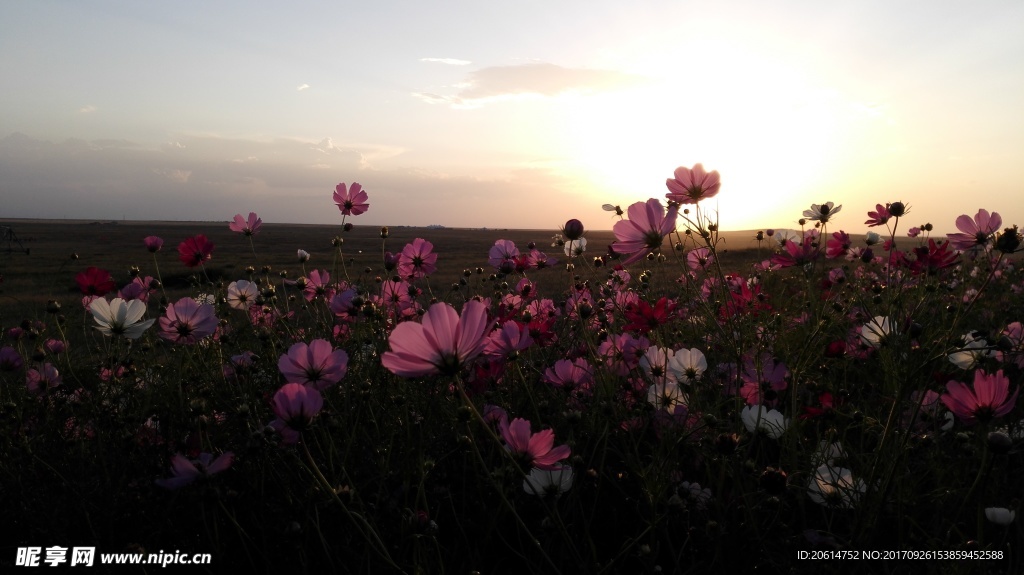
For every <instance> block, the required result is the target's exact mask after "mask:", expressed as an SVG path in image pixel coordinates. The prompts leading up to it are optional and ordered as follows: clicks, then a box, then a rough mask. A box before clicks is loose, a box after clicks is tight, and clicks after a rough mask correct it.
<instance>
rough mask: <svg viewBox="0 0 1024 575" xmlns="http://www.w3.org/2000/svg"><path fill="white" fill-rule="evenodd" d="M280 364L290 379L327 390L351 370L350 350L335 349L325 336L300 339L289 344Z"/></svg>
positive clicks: (291, 381)
mask: <svg viewBox="0 0 1024 575" xmlns="http://www.w3.org/2000/svg"><path fill="white" fill-rule="evenodd" d="M277 368H278V369H279V370H280V371H281V374H282V375H284V379H285V381H286V382H288V383H301V384H302V385H308V386H312V387H314V388H316V389H318V390H321V391H322V390H324V389H327V388H328V387H330V386H332V385H334V384H336V383H338V382H339V381H341V379H342V378H343V377H345V373H346V372H347V371H348V353H346V352H345V350H343V349H337V350H336V349H334V348H333V347H331V343H330V342H329V341H327V340H324V339H314V340H313V341H311V342H309V344H308V345H307V344H305V343H303V342H299V343H296V344H294V345H293V346H291V347H290V348H288V353H286V354H282V355H281V357H280V358H279V359H278V361H277Z"/></svg>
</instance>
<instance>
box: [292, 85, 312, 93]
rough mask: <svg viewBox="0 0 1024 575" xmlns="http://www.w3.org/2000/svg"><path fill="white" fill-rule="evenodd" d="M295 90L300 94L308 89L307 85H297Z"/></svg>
mask: <svg viewBox="0 0 1024 575" xmlns="http://www.w3.org/2000/svg"><path fill="white" fill-rule="evenodd" d="M295 89H296V90H298V91H299V92H301V91H303V90H308V89H309V84H299V86H298V87H296V88H295Z"/></svg>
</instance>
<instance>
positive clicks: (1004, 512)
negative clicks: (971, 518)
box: [985, 507, 1017, 525]
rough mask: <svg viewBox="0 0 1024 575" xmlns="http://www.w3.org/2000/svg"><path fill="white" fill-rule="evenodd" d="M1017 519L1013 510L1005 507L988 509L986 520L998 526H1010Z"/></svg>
mask: <svg viewBox="0 0 1024 575" xmlns="http://www.w3.org/2000/svg"><path fill="white" fill-rule="evenodd" d="M1016 517H1017V513H1015V512H1014V511H1013V510H1012V509H1007V508H1005V507H986V508H985V518H986V519H988V520H989V521H991V522H992V523H995V524H996V525H1009V524H1011V523H1013V520H1014V519H1015V518H1016Z"/></svg>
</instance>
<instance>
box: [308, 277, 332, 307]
mask: <svg viewBox="0 0 1024 575" xmlns="http://www.w3.org/2000/svg"><path fill="white" fill-rule="evenodd" d="M302 297H304V298H306V301H313V300H314V299H316V298H321V299H323V300H325V301H329V300H330V299H331V298H332V297H334V286H332V285H331V274H329V273H327V270H313V271H311V272H309V277H308V278H306V287H305V288H303V290H302Z"/></svg>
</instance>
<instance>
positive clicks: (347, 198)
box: [334, 182, 370, 216]
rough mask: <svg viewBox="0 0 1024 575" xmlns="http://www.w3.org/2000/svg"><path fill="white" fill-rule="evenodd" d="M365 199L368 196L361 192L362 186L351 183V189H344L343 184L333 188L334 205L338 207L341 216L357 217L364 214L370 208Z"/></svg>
mask: <svg viewBox="0 0 1024 575" xmlns="http://www.w3.org/2000/svg"><path fill="white" fill-rule="evenodd" d="M367 199H369V196H367V195H366V192H364V191H363V186H361V185H359V184H358V183H356V182H352V188H351V189H346V187H345V183H344V182H342V183H340V184H338V185H337V186H335V188H334V203H335V204H337V205H338V209H339V210H341V213H342V215H345V216H358V215H359V214H361V213H363V212H365V211H366V210H367V209H369V208H370V204H368V203H366V200H367Z"/></svg>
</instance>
